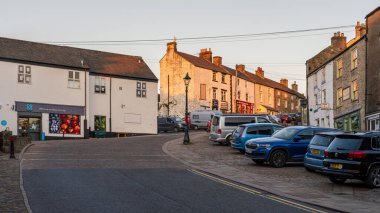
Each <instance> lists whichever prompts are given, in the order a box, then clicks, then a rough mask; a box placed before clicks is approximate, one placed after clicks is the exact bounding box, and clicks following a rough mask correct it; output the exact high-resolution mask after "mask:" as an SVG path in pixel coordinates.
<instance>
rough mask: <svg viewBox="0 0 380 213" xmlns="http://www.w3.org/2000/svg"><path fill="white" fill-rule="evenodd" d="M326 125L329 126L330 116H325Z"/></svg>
mask: <svg viewBox="0 0 380 213" xmlns="http://www.w3.org/2000/svg"><path fill="white" fill-rule="evenodd" d="M326 123H327V127H330V116H326Z"/></svg>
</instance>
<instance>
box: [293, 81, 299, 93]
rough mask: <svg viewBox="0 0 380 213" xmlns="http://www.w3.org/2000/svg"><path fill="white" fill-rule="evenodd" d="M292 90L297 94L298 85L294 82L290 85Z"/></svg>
mask: <svg viewBox="0 0 380 213" xmlns="http://www.w3.org/2000/svg"><path fill="white" fill-rule="evenodd" d="M292 90H294V91H296V92H298V84H297V82H295V81H294V83H293V84H292Z"/></svg>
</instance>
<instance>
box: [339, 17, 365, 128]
mask: <svg viewBox="0 0 380 213" xmlns="http://www.w3.org/2000/svg"><path fill="white" fill-rule="evenodd" d="M355 32H356V33H355V38H353V39H352V40H351V41H349V42H348V43H347V48H346V49H345V50H344V51H343V52H341V53H340V54H338V55H337V56H335V57H334V58H333V61H334V90H333V91H334V96H335V98H334V109H335V111H334V126H335V128H338V129H342V130H346V131H365V62H366V59H365V58H366V55H365V53H366V46H365V45H366V44H365V34H366V27H365V25H364V24H363V25H361V24H360V22H358V23H357V26H356V27H355Z"/></svg>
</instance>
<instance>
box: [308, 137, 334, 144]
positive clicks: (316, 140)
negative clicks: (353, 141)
mask: <svg viewBox="0 0 380 213" xmlns="http://www.w3.org/2000/svg"><path fill="white" fill-rule="evenodd" d="M333 140H334V136H331V135H315V136H314V137H313V139H312V140H311V141H310V145H315V146H324V147H328V146H329V145H330V143H331V141H333Z"/></svg>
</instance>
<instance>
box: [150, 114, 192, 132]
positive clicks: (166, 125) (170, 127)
mask: <svg viewBox="0 0 380 213" xmlns="http://www.w3.org/2000/svg"><path fill="white" fill-rule="evenodd" d="M184 129H185V125H184V123H183V121H182V119H181V118H180V117H175V116H173V117H167V116H159V117H157V131H158V132H168V131H171V132H178V131H180V130H184Z"/></svg>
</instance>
